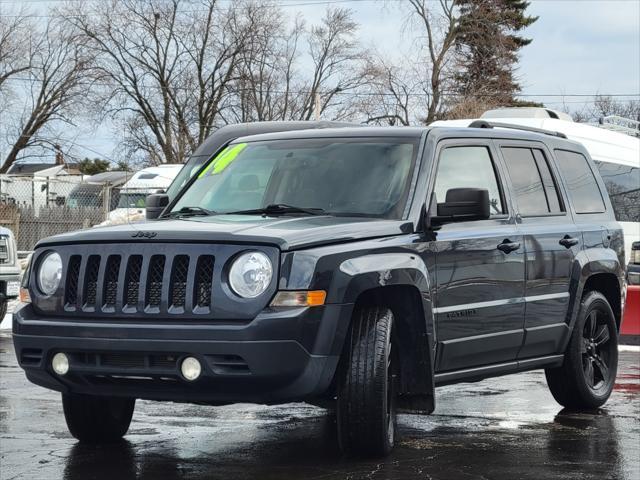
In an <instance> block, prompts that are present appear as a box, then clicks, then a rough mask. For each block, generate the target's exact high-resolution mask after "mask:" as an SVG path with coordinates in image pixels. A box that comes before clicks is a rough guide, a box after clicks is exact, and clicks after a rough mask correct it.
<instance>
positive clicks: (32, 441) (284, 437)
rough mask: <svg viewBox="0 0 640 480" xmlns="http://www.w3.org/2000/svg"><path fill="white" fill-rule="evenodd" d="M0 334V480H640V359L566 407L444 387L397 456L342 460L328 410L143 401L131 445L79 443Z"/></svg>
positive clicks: (503, 389)
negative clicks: (593, 397) (590, 402)
mask: <svg viewBox="0 0 640 480" xmlns="http://www.w3.org/2000/svg"><path fill="white" fill-rule="evenodd" d="M1 335H2V336H0V455H1V456H0V479H2V480H9V479H82V480H91V479H110V480H127V479H135V478H137V479H145V480H146V479H153V480H167V479H181V478H188V479H217V478H220V479H265V480H270V479H273V480H285V479H323V480H325V479H353V480H355V479H447V480H455V479H536V480H541V479H565V478H571V479H574V478H576V479H577V478H579V479H599V480H600V479H605V478H606V479H628V480H638V479H640V353H637V352H621V354H620V358H621V366H620V371H619V374H618V381H617V384H616V389H615V392H614V393H613V395H612V397H611V399H610V400H609V402H608V403H607V404H606V405H605V407H604V408H602V409H601V410H598V411H595V412H589V413H571V412H566V411H563V410H562V409H561V407H559V406H558V405H557V404H556V403H555V402H554V400H553V398H552V397H551V394H550V393H549V391H548V390H547V387H546V383H545V380H544V375H543V373H542V372H539V371H538V372H531V373H525V374H519V375H512V376H508V377H502V378H496V379H491V380H485V381H483V382H481V383H476V384H462V385H454V386H449V387H443V388H441V389H439V390H438V396H437V402H438V406H437V409H436V411H435V413H434V414H433V415H431V416H418V415H401V416H400V418H399V430H400V439H399V444H398V445H397V446H396V449H395V451H394V452H393V454H392V455H391V456H389V457H387V458H385V459H378V460H349V459H345V458H342V457H341V456H340V454H339V452H338V450H337V446H336V442H335V424H334V422H333V418H332V415H331V413H330V412H329V411H327V410H323V409H320V408H316V407H312V406H308V405H304V404H288V405H282V406H277V407H264V406H256V405H235V406H228V407H215V408H214V407H204V406H193V405H180V404H172V403H153V402H146V401H140V402H138V404H137V405H136V412H135V414H134V417H133V422H132V424H131V428H130V430H129V434H128V435H127V436H126V441H124V442H122V443H120V444H116V445H112V446H102V447H92V446H84V445H79V444H78V443H77V442H76V441H75V440H74V439H73V438H72V437H71V436H70V434H69V433H68V432H67V429H66V426H65V423H64V418H63V416H62V407H61V404H60V398H59V395H58V394H57V393H54V392H51V391H48V390H45V389H42V388H39V387H36V386H34V385H31V384H30V383H28V382H27V381H26V379H25V378H24V375H23V373H22V370H21V369H20V368H19V367H18V366H17V364H16V361H15V358H14V354H13V346H12V344H11V339H10V337H9V336H8V335H7V334H1Z"/></svg>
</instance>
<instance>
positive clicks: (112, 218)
mask: <svg viewBox="0 0 640 480" xmlns="http://www.w3.org/2000/svg"><path fill="white" fill-rule="evenodd" d="M182 167H183V165H182V164H172V165H169V164H166V165H158V166H157V167H148V168H144V169H142V170H140V171H139V172H136V173H132V174H131V177H130V178H129V180H127V182H126V183H125V184H124V185H122V187H121V188H120V199H119V201H118V205H117V206H116V208H115V209H114V210H111V212H109V218H108V220H106V221H105V222H103V223H101V224H100V226H103V225H115V224H121V223H127V222H134V221H140V220H142V219H144V218H145V202H146V199H147V195H149V194H151V193H158V191H164V190H165V189H166V188H167V187H168V186H169V185H171V182H172V181H173V179H174V178H175V177H176V175H178V172H179V171H180V170H181V169H182Z"/></svg>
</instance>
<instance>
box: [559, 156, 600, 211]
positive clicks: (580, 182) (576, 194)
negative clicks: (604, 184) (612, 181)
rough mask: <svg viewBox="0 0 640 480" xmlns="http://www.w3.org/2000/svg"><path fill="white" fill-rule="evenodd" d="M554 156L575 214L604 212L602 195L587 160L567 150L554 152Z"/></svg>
mask: <svg viewBox="0 0 640 480" xmlns="http://www.w3.org/2000/svg"><path fill="white" fill-rule="evenodd" d="M555 154H556V159H557V160H558V168H559V169H560V171H561V172H562V176H563V177H564V181H565V183H566V185H567V190H568V191H569V197H570V198H571V203H573V208H574V210H575V212H576V213H602V212H604V211H605V210H606V208H605V206H604V200H603V199H602V193H601V192H600V187H598V182H597V181H596V177H595V175H594V173H593V171H592V170H591V167H590V166H589V162H588V161H587V158H586V157H585V156H584V155H582V154H581V153H578V152H571V151H569V150H555Z"/></svg>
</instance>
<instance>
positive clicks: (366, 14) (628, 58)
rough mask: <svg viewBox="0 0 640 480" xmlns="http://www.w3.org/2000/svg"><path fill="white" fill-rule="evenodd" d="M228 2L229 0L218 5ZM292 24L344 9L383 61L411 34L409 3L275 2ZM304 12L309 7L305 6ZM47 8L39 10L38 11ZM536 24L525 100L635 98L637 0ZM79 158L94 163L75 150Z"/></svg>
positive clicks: (556, 2) (595, 5)
mask: <svg viewBox="0 0 640 480" xmlns="http://www.w3.org/2000/svg"><path fill="white" fill-rule="evenodd" d="M58 1H60V0H57V1H56V0H53V1H49V0H0V5H2V4H4V5H12V6H16V5H20V4H21V2H25V3H28V4H29V5H30V6H33V8H34V10H36V11H37V12H38V13H44V11H46V7H47V6H50V5H53V4H56V3H58ZM221 1H223V2H229V1H234V0H221ZM274 1H278V3H279V4H280V5H282V6H283V8H284V9H285V11H286V12H287V13H288V14H289V15H290V16H293V15H295V14H296V13H297V12H300V13H302V14H303V16H304V17H305V18H306V20H307V21H308V22H309V23H314V22H316V21H318V19H320V18H321V17H322V15H323V13H324V11H325V10H326V8H327V7H328V6H331V7H343V8H349V9H351V10H352V11H353V14H354V18H355V20H356V21H357V22H358V23H359V24H360V26H361V27H360V35H359V36H360V38H361V40H362V41H363V43H365V45H367V46H370V47H372V48H374V49H377V50H380V51H381V52H382V53H386V54H387V55H390V56H393V55H399V54H410V53H411V52H412V48H411V42H412V38H414V37H415V33H414V34H412V32H410V31H406V29H405V28H404V26H405V24H406V17H407V12H408V10H407V5H406V4H404V3H405V2H406V0H274ZM305 4H306V5H305ZM43 7H44V8H43ZM529 13H530V14H531V15H537V16H539V17H540V18H539V20H538V21H537V22H536V23H534V24H533V25H532V26H531V27H529V28H528V29H527V30H526V31H525V32H524V35H526V36H527V37H529V38H532V39H533V42H532V43H531V44H530V45H529V46H527V47H525V48H524V49H523V50H522V52H521V61H520V68H519V77H520V82H521V84H522V86H523V94H525V95H533V94H542V95H544V96H541V97H535V98H532V100H537V101H542V102H543V103H545V104H546V105H547V106H548V107H550V108H558V109H560V107H561V106H562V104H561V102H562V100H563V99H562V98H558V97H557V95H566V97H565V98H564V101H565V102H566V104H567V106H569V107H570V108H572V109H577V108H579V107H580V106H581V105H583V104H584V102H589V101H592V100H593V98H587V97H571V96H570V95H575V94H587V95H593V94H596V93H600V94H618V95H620V94H624V95H628V96H625V97H619V99H622V100H624V99H630V98H634V99H638V98H640V0H534V1H532V3H531V6H530V8H529ZM118 138H119V137H118V135H117V134H115V133H114V132H111V131H110V129H109V128H106V127H104V126H103V128H99V129H98V131H97V132H95V131H92V132H91V133H89V132H87V133H86V134H81V135H80V136H79V137H78V138H77V139H76V142H77V143H78V144H80V145H87V146H92V148H93V150H94V151H96V152H100V153H103V154H104V156H105V157H107V158H108V157H112V154H113V150H114V144H115V143H116V142H117V140H118ZM75 153H76V154H77V155H82V156H84V155H88V156H95V154H94V153H91V152H89V151H87V152H84V151H80V150H77V151H76V152H75Z"/></svg>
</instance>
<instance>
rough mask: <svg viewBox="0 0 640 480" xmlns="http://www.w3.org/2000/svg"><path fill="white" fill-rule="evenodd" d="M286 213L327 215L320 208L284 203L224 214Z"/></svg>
mask: <svg viewBox="0 0 640 480" xmlns="http://www.w3.org/2000/svg"><path fill="white" fill-rule="evenodd" d="M287 213H305V214H307V215H327V212H326V211H325V210H324V209H322V208H303V207H296V206H294V205H287V204H285V203H271V204H269V205H267V206H266V207H264V208H255V209H252V210H238V211H237V212H226V214H227V215H283V214H287Z"/></svg>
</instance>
